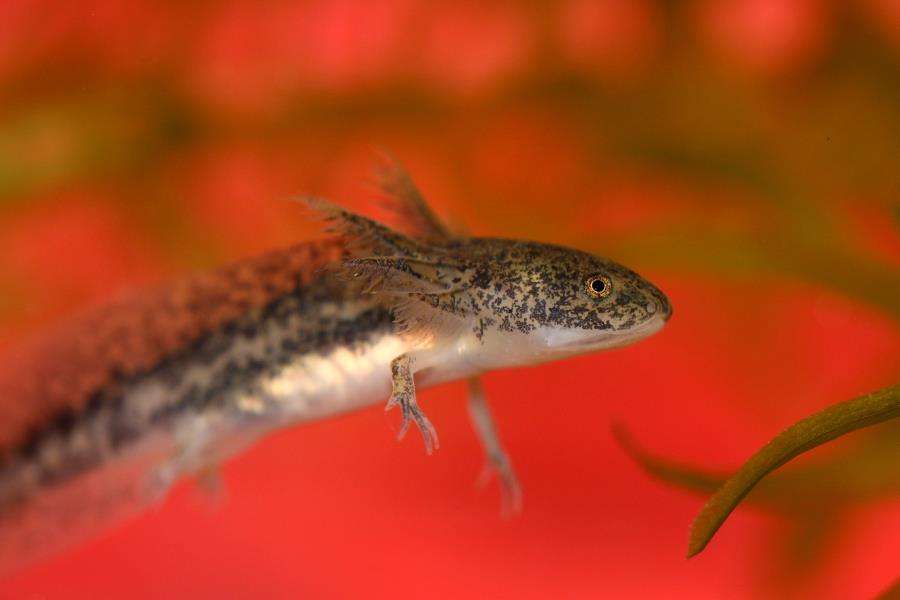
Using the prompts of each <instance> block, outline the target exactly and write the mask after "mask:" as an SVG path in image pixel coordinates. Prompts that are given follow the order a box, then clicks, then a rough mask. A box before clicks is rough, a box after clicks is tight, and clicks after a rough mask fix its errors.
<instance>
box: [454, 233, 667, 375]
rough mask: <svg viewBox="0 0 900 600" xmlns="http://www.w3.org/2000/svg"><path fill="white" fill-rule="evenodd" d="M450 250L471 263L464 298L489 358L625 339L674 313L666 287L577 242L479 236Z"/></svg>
mask: <svg viewBox="0 0 900 600" xmlns="http://www.w3.org/2000/svg"><path fill="white" fill-rule="evenodd" d="M451 252H452V254H453V255H457V256H458V257H459V259H463V258H464V259H465V260H466V263H467V268H466V275H467V276H466V277H465V279H464V281H465V286H464V288H463V289H461V290H459V291H458V292H456V293H457V294H461V295H463V298H465V301H461V302H458V303H457V305H461V306H464V307H465V308H466V309H467V310H466V311H463V312H467V313H468V314H467V315H466V317H467V318H468V319H469V320H470V324H471V326H472V329H473V332H474V333H475V336H476V338H477V339H478V340H479V342H480V344H481V345H482V346H483V349H482V353H481V356H480V357H479V359H478V360H480V361H483V362H484V363H486V366H490V367H494V366H504V365H513V364H524V363H532V362H542V361H545V360H552V359H556V358H563V357H566V356H570V355H574V354H580V353H583V352H590V351H595V350H603V349H609V348H614V347H618V346H622V345H625V344H629V343H632V342H635V341H638V340H640V339H643V338H645V337H647V336H649V335H651V334H653V333H655V332H656V331H659V330H660V329H661V328H662V326H663V325H664V324H665V322H666V321H667V320H668V319H669V318H670V317H671V315H672V306H671V304H670V303H669V300H668V298H666V296H665V294H663V293H662V292H661V291H660V290H659V289H658V288H657V287H656V286H654V285H653V284H651V283H650V282H649V281H647V280H646V279H644V278H643V277H641V276H640V275H638V274H637V273H635V272H634V271H631V270H630V269H627V268H626V267H623V266H622V265H620V264H617V263H615V262H613V261H611V260H608V259H605V258H601V257H598V256H593V255H591V254H587V253H585V252H581V251H578V250H574V249H571V248H566V247H561V246H555V245H550V244H542V243H537V242H523V241H513V240H498V239H478V238H476V239H472V240H469V241H467V242H465V243H462V244H460V245H459V247H457V248H454V249H453V250H452V251H451ZM460 264H462V260H460Z"/></svg>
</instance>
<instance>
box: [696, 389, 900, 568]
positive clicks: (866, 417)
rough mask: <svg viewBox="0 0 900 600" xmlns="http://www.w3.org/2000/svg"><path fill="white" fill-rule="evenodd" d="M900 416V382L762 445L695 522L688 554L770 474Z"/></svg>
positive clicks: (701, 545) (827, 411) (699, 548)
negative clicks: (838, 440) (842, 438)
mask: <svg viewBox="0 0 900 600" xmlns="http://www.w3.org/2000/svg"><path fill="white" fill-rule="evenodd" d="M896 417H900V385H894V386H891V387H889V388H886V389H883V390H880V391H877V392H873V393H871V394H867V395H865V396H860V397H858V398H854V399H852V400H848V401H846V402H842V403H840V404H837V405H835V406H831V407H829V408H826V409H825V410H823V411H821V412H818V413H816V414H814V415H812V416H810V417H807V418H806V419H803V420H802V421H800V422H798V423H796V424H794V425H792V426H791V427H789V428H787V429H786V430H785V431H783V432H781V433H780V434H779V435H777V436H776V437H775V438H774V439H773V440H772V441H771V442H769V443H768V444H766V445H765V446H763V448H762V449H760V450H759V451H758V452H757V453H756V454H754V455H753V456H752V457H751V458H750V460H748V461H747V462H746V463H744V466H743V467H741V469H740V470H739V471H738V472H737V474H736V475H735V476H734V477H732V478H731V479H729V480H728V481H726V482H725V484H724V485H723V486H722V487H721V488H719V490H718V491H717V492H716V493H715V494H713V496H712V498H710V500H709V501H708V502H707V503H706V505H705V506H704V507H703V510H701V511H700V514H699V515H698V516H697V518H696V519H695V520H694V523H693V525H692V526H691V535H690V540H689V543H688V557H691V556H694V555H696V554H698V553H699V552H701V551H702V550H703V549H704V548H705V547H706V545H707V544H708V543H709V541H710V540H711V539H712V537H713V536H714V535H715V533H716V532H717V531H718V530H719V528H720V527H721V526H722V524H723V523H724V522H725V519H727V518H728V515H730V514H731V512H732V511H733V510H734V508H735V507H736V506H737V505H738V503H739V502H740V501H741V500H742V499H743V498H744V497H745V496H746V495H747V494H748V493H749V492H750V490H752V489H753V488H754V487H755V486H756V484H757V483H759V482H760V480H762V479H763V478H764V477H765V476H766V475H768V474H769V473H770V472H772V471H774V470H775V469H777V468H778V467H780V466H782V465H784V464H785V463H787V462H789V461H790V460H791V459H793V458H795V457H796V456H798V455H800V454H803V453H804V452H807V451H809V450H811V449H813V448H815V447H817V446H820V445H822V444H824V443H826V442H829V441H831V440H833V439H835V438H838V437H840V436H842V435H844V434H846V433H849V432H851V431H855V430H857V429H861V428H863V427H868V426H870V425H875V424H878V423H882V422H884V421H887V420H889V419H893V418H896Z"/></svg>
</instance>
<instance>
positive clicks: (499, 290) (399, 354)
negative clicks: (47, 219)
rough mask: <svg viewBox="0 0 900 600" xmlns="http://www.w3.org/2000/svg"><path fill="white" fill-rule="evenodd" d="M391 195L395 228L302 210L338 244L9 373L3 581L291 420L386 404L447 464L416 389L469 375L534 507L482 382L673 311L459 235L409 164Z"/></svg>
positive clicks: (549, 251) (215, 285) (638, 289)
mask: <svg viewBox="0 0 900 600" xmlns="http://www.w3.org/2000/svg"><path fill="white" fill-rule="evenodd" d="M382 186H383V190H384V192H385V196H386V199H387V200H388V206H389V208H391V209H392V211H393V213H394V216H395V217H396V221H397V222H398V225H399V227H398V228H397V229H392V228H388V227H386V226H385V225H382V224H380V223H378V222H375V221H373V220H370V219H368V218H366V217H363V216H361V215H358V214H356V213H352V212H350V211H347V210H344V209H342V208H340V207H338V206H335V205H332V204H330V203H328V202H324V201H321V200H317V199H312V198H305V199H304V201H305V202H306V203H307V204H308V205H310V206H312V208H314V209H316V210H317V211H319V212H320V213H321V214H322V215H324V218H325V219H326V221H328V222H329V223H330V225H331V228H330V230H331V231H332V232H333V233H335V234H337V235H336V236H335V237H333V238H331V239H328V240H324V241H320V242H311V243H305V244H299V245H297V246H294V247H291V248H288V249H284V250H278V251H274V252H271V253H269V254H266V255H264V256H262V257H259V258H255V259H249V260H245V261H241V262H239V263H236V264H235V265H232V266H229V267H225V268H223V269H220V270H218V271H215V272H211V273H206V274H201V275H198V276H195V277H192V278H188V279H186V280H183V281H180V282H176V283H173V284H171V285H169V286H163V287H160V288H156V289H153V290H149V291H145V292H142V293H139V294H134V295H131V296H126V297H123V298H122V299H120V300H118V301H115V302H113V303H111V304H109V305H107V306H104V307H100V308H98V309H95V310H92V311H88V312H86V313H83V314H81V315H79V316H78V317H76V318H74V319H73V320H71V321H70V322H69V323H67V324H64V325H62V326H60V327H59V328H58V330H57V331H56V332H55V333H53V334H52V335H48V336H45V337H44V338H43V339H41V340H40V341H39V342H38V343H35V344H34V345H32V346H31V347H30V348H29V349H28V351H23V352H22V353H21V356H20V360H19V362H18V364H17V365H16V366H15V368H14V369H10V370H9V371H8V372H7V374H6V376H0V396H2V398H3V401H4V404H3V405H2V406H0V409H2V410H3V411H4V412H5V414H4V415H3V416H4V417H5V418H4V419H3V420H0V423H2V425H0V540H2V541H0V569H2V568H3V567H4V566H5V567H6V568H9V567H10V565H12V564H14V563H20V562H22V560H23V558H25V557H28V556H33V555H37V554H41V553H45V552H47V551H48V550H51V549H54V548H57V547H59V546H60V545H61V544H62V543H64V542H66V541H69V540H71V539H74V538H76V537H78V536H80V535H83V534H84V533H85V532H89V531H90V530H92V529H95V528H96V526H97V524H98V523H99V522H103V521H109V520H111V519H112V518H113V517H114V516H121V515H123V514H127V513H128V512H133V511H134V510H136V509H139V508H140V507H141V506H143V505H144V504H146V502H147V500H148V499H152V498H159V497H161V496H163V495H164V494H165V491H166V490H168V489H169V487H170V486H171V484H172V483H173V482H175V481H177V480H178V479H180V478H181V477H183V476H186V475H196V476H200V475H204V474H208V473H209V470H210V469H211V468H213V467H215V466H216V465H217V464H219V463H220V462H221V461H223V460H225V459H227V458H228V457H230V456H232V455H234V454H235V453H236V452H239V451H240V450H242V449H244V448H246V447H247V446H248V445H250V444H252V443H253V442H254V441H256V440H258V439H259V438H260V437H262V436H263V435H265V434H266V433H268V432H270V431H272V430H274V429H278V428H281V427H285V426H288V425H294V424H298V423H303V422H309V421H312V420H315V419H321V418H325V417H329V416H334V415H337V414H340V413H342V412H346V411H349V410H353V409H358V408H361V407H365V406H369V405H372V404H374V403H378V402H383V401H384V400H385V399H387V405H386V406H387V408H389V409H390V408H394V407H398V408H399V409H400V413H401V415H402V426H401V429H400V436H401V437H402V435H403V434H404V433H405V432H406V431H407V429H408V428H409V427H410V426H411V425H413V424H414V425H415V426H416V427H417V428H418V429H419V430H420V431H421V433H422V436H423V439H424V441H425V446H426V450H427V451H428V452H431V451H433V449H435V448H436V447H437V445H438V438H437V433H436V430H435V427H434V426H433V425H432V423H431V422H430V421H429V420H428V418H427V417H426V416H425V412H424V411H423V410H422V409H421V408H420V406H419V404H418V402H417V400H416V394H415V391H416V387H422V386H426V385H429V384H433V383H439V382H443V381H448V380H453V379H462V378H465V379H467V380H468V381H469V383H470V400H469V408H470V411H471V414H472V417H473V423H474V425H475V427H476V430H477V431H478V433H479V437H480V439H481V441H482V443H483V444H484V446H485V450H486V453H487V456H488V463H489V465H490V466H491V468H492V469H493V471H494V472H495V473H496V474H497V475H498V476H499V478H500V481H501V484H502V489H503V491H504V494H505V500H506V505H507V507H509V508H512V509H516V508H517V507H518V505H519V502H520V492H519V486H518V483H517V481H516V478H515V475H514V473H513V470H512V467H511V465H510V462H509V460H508V458H507V456H506V453H505V452H504V450H503V447H502V445H501V444H500V442H499V439H498V437H497V435H496V433H495V431H494V427H493V424H492V422H491V417H490V413H489V412H488V408H487V404H486V402H485V398H484V395H483V393H482V390H481V386H480V384H479V383H478V378H477V377H478V375H479V374H480V373H483V372H485V371H488V370H490V369H495V368H502V367H512V366H521V365H529V364H535V363H540V362H545V361H548V360H556V359H561V358H565V357H567V356H572V355H575V354H581V353H585V352H593V351H597V350H604V349H609V348H615V347H618V346H622V345H624V344H629V343H632V342H635V341H637V340H640V339H642V338H644V337H647V336H649V335H651V334H653V333H654V332H656V331H658V330H659V329H660V328H661V327H662V326H663V324H664V323H665V322H666V321H667V320H668V319H669V317H670V316H671V314H672V309H671V305H670V304H669V301H668V299H667V298H666V296H665V295H664V294H663V293H662V292H661V291H660V290H658V289H657V288H656V287H654V286H653V285H652V284H651V283H649V282H648V281H647V280H645V279H643V278H642V277H641V276H639V275H637V274H636V273H634V272H633V271H631V270H629V269H627V268H625V267H623V266H621V265H619V264H616V263H614V262H612V261H610V260H607V259H604V258H600V257H597V256H592V255H590V254H586V253H584V252H580V251H578V250H574V249H570V248H565V247H561V246H555V245H550V244H542V243H536V242H525V241H516V240H502V239H492V238H477V237H462V236H457V235H453V234H452V233H451V232H449V231H448V229H447V228H446V227H444V226H443V225H442V224H441V222H440V221H438V219H437V218H435V216H434V215H433V213H432V212H431V211H430V210H429V209H428V207H427V206H426V204H425V202H424V201H423V199H422V197H421V195H420V194H419V192H418V191H417V190H416V188H415V186H414V185H413V184H412V182H411V181H410V180H409V178H408V176H407V175H406V173H405V172H404V171H403V170H402V169H400V168H399V167H398V166H396V165H393V166H389V167H388V168H387V169H386V170H384V171H383V174H382ZM401 231H403V233H401Z"/></svg>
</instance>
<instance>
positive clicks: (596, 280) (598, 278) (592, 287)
mask: <svg viewBox="0 0 900 600" xmlns="http://www.w3.org/2000/svg"><path fill="white" fill-rule="evenodd" d="M584 287H585V289H587V293H588V294H589V295H591V296H593V297H594V298H606V297H607V296H609V293H610V292H611V291H612V281H610V280H609V277H607V276H606V275H591V276H590V277H588V278H587V280H585V282H584Z"/></svg>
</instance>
